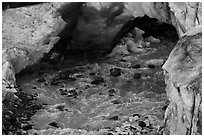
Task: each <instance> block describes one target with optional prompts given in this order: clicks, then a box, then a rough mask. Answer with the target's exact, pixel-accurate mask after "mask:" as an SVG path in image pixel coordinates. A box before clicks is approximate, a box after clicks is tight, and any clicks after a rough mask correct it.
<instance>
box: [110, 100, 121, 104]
mask: <svg viewBox="0 0 204 137" xmlns="http://www.w3.org/2000/svg"><path fill="white" fill-rule="evenodd" d="M111 103H113V104H121V103H122V102H121V101H120V100H113V101H112V102H111Z"/></svg>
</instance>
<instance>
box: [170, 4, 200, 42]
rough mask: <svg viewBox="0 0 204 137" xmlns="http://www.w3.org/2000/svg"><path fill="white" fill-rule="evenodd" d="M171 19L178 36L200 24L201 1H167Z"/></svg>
mask: <svg viewBox="0 0 204 137" xmlns="http://www.w3.org/2000/svg"><path fill="white" fill-rule="evenodd" d="M169 8H170V10H171V12H172V13H171V21H172V24H173V25H174V26H175V27H176V29H177V32H178V35H179V37H180V38H181V37H182V36H184V34H185V33H186V32H187V31H189V30H192V28H194V27H195V26H198V25H201V24H202V3H201V2H169Z"/></svg>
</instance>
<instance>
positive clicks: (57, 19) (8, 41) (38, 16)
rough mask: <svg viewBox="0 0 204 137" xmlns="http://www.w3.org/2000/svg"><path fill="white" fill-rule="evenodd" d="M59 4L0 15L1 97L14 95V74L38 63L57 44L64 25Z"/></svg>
mask: <svg viewBox="0 0 204 137" xmlns="http://www.w3.org/2000/svg"><path fill="white" fill-rule="evenodd" d="M62 4H63V3H44V4H41V5H35V6H30V7H22V8H16V9H7V10H6V11H3V17H2V21H3V22H2V24H3V27H2V36H3V39H2V43H3V45H2V47H3V61H2V68H3V70H2V71H3V72H2V76H3V77H2V79H3V96H4V93H6V91H15V89H14V88H13V87H14V86H15V74H16V73H19V72H20V71H21V70H22V69H24V68H25V67H26V66H28V65H32V64H34V63H36V62H37V61H39V59H41V58H42V57H43V56H44V53H47V52H49V51H50V49H51V48H52V47H53V46H54V44H55V43H56V42H57V41H58V40H59V36H57V35H58V34H59V32H60V31H61V30H62V29H63V28H64V26H65V24H66V23H65V22H64V21H63V20H62V18H61V16H60V14H58V13H57V9H59V8H60V7H61V5H62Z"/></svg>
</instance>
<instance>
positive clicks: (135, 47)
mask: <svg viewBox="0 0 204 137" xmlns="http://www.w3.org/2000/svg"><path fill="white" fill-rule="evenodd" d="M125 44H126V45H127V49H128V51H130V52H134V53H144V52H146V50H145V49H143V48H142V45H141V44H140V43H135V42H134V41H132V40H127V41H126V43H125Z"/></svg>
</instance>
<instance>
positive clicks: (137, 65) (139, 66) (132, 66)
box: [131, 64, 141, 69]
mask: <svg viewBox="0 0 204 137" xmlns="http://www.w3.org/2000/svg"><path fill="white" fill-rule="evenodd" d="M131 68H134V69H139V68H141V65H140V64H131Z"/></svg>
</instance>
